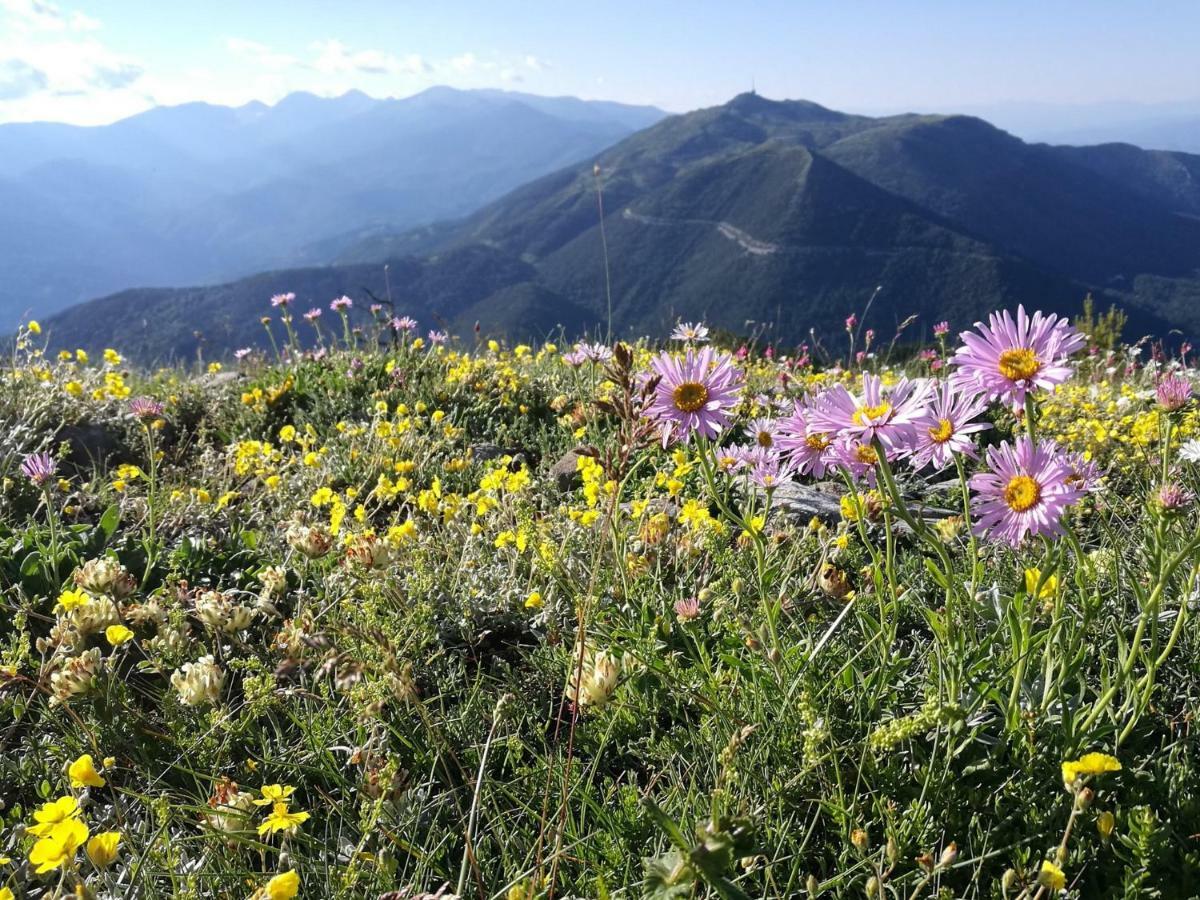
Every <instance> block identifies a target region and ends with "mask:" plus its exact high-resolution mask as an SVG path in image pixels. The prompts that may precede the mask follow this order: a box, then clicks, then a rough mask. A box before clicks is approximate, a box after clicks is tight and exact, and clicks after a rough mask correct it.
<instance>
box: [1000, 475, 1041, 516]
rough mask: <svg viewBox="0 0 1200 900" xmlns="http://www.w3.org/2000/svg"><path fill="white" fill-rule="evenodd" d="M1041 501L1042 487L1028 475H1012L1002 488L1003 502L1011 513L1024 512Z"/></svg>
mask: <svg viewBox="0 0 1200 900" xmlns="http://www.w3.org/2000/svg"><path fill="white" fill-rule="evenodd" d="M1041 499H1042V486H1041V485H1040V484H1038V483H1037V482H1036V481H1034V480H1033V479H1032V478H1030V477H1029V476H1028V475H1014V476H1013V478H1012V480H1011V481H1009V483H1008V484H1006V485H1005V486H1004V502H1005V503H1007V504H1008V507H1009V509H1011V510H1012V511H1013V512H1025V510H1027V509H1030V508H1032V507H1034V506H1036V505H1037V502H1038V501H1039V500H1041Z"/></svg>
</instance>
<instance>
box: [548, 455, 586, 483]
mask: <svg viewBox="0 0 1200 900" xmlns="http://www.w3.org/2000/svg"><path fill="white" fill-rule="evenodd" d="M588 455H590V454H588V453H587V452H586V451H585V450H584V448H583V447H576V448H575V449H574V450H568V451H567V452H566V453H564V454H563V455H562V456H560V457H559V458H558V462H556V463H555V464H554V465H552V466H551V467H550V478H551V479H552V480H553V481H554V484H555V486H556V487H557V488H558V489H559V490H560V491H562V492H563V493H564V494H565V493H567V492H568V491H573V490H575V489H576V488H578V487H579V486H580V485H582V484H583V476H582V475H581V474H579V459H580V457H583V456H588Z"/></svg>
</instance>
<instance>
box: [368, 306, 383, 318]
mask: <svg viewBox="0 0 1200 900" xmlns="http://www.w3.org/2000/svg"><path fill="white" fill-rule="evenodd" d="M367 308H368V309H369V310H370V311H371V315H373V316H375V315H378V314H379V311H380V310H381V309H383V304H382V303H372V304H371V305H370V306H369V307H367Z"/></svg>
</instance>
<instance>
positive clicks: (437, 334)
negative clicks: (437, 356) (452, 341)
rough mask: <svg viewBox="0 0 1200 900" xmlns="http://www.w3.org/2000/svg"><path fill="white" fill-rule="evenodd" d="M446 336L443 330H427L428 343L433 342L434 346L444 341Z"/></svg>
mask: <svg viewBox="0 0 1200 900" xmlns="http://www.w3.org/2000/svg"><path fill="white" fill-rule="evenodd" d="M447 337H448V335H447V334H446V332H444V331H431V332H429V343H431V344H433V345H434V346H435V347H436V346H438V345H439V344H444V343H446V338H447Z"/></svg>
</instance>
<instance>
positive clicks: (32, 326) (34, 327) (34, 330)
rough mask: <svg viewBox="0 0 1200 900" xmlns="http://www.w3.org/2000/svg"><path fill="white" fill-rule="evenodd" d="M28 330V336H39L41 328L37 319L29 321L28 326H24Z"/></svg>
mask: <svg viewBox="0 0 1200 900" xmlns="http://www.w3.org/2000/svg"><path fill="white" fill-rule="evenodd" d="M25 327H26V328H28V329H29V333H30V334H41V333H42V326H41V324H40V323H39V322H38V320H37V319H30V320H29V324H28V325H26V326H25Z"/></svg>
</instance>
